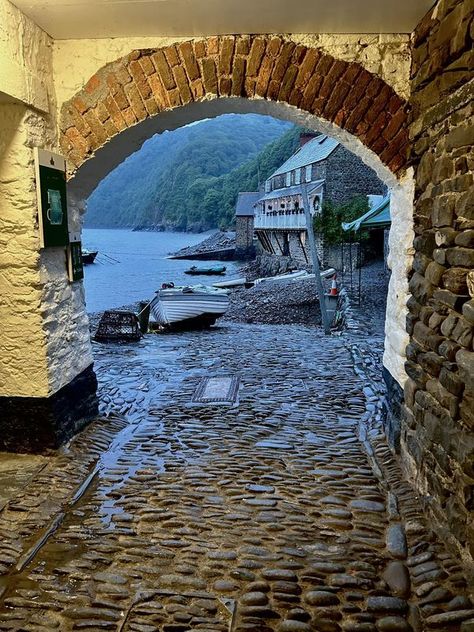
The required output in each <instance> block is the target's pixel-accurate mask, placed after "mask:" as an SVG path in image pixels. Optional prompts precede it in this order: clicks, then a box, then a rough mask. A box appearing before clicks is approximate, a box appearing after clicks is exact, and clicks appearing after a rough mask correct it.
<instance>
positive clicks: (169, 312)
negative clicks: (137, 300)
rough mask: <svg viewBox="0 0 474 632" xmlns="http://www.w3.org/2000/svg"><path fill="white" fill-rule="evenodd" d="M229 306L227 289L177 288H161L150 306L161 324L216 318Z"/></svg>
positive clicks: (155, 318) (156, 319)
mask: <svg viewBox="0 0 474 632" xmlns="http://www.w3.org/2000/svg"><path fill="white" fill-rule="evenodd" d="M228 307H229V297H228V296H227V293H226V292H225V291H222V290H221V291H218V290H215V291H214V292H212V293H210V292H182V291H180V290H176V289H165V290H159V291H158V292H157V295H156V297H155V298H154V299H153V300H152V302H151V305H150V308H151V312H152V314H153V317H154V320H155V321H156V322H157V323H159V324H160V325H176V324H177V323H183V322H185V321H189V320H190V319H199V318H201V319H203V320H207V321H211V320H214V321H215V320H216V319H217V318H219V316H222V314H224V313H225V312H226V310H227V308H228Z"/></svg>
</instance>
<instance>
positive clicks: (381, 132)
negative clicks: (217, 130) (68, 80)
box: [60, 36, 408, 175]
mask: <svg viewBox="0 0 474 632" xmlns="http://www.w3.org/2000/svg"><path fill="white" fill-rule="evenodd" d="M217 97H226V98H229V97H245V98H247V99H255V100H261V99H266V100H269V101H278V102H283V103H286V104H289V105H291V106H294V107H296V108H298V110H300V111H303V112H306V113H308V114H311V115H314V116H317V117H318V118H320V119H323V120H325V121H328V122H330V123H333V124H334V125H336V126H337V127H339V128H341V129H343V130H345V131H346V132H348V133H349V134H351V135H353V136H355V137H357V138H358V139H359V140H360V141H361V143H362V144H363V145H364V146H366V147H367V148H368V149H370V150H371V151H373V152H374V153H375V154H376V155H377V156H378V157H379V158H380V161H381V162H382V163H383V164H384V165H386V166H387V167H388V168H389V169H390V170H391V171H392V172H393V173H398V172H400V170H402V168H403V167H404V166H405V165H406V156H407V147H408V133H407V103H406V102H405V101H404V100H403V99H402V98H400V97H399V96H398V95H397V94H396V93H395V91H394V90H393V88H391V87H390V86H389V85H388V84H387V83H386V82H385V81H383V80H382V79H380V78H379V77H377V76H376V75H374V74H372V73H370V72H369V71H367V70H366V69H365V68H363V67H362V66H361V65H360V64H358V63H355V62H352V63H351V62H347V61H342V60H340V59H335V58H334V57H332V56H331V55H329V54H327V53H325V52H323V51H322V50H320V49H318V48H311V47H307V46H304V45H302V44H295V43H294V42H291V41H286V40H285V39H284V38H283V37H281V36H226V37H210V38H206V39H201V40H190V41H185V42H181V43H179V44H175V45H170V46H166V47H162V48H156V49H145V50H135V51H132V52H131V53H130V54H129V55H126V56H125V57H122V58H121V59H119V60H117V61H115V62H113V63H111V64H108V65H106V66H105V67H104V68H102V69H100V70H99V71H98V72H97V73H96V74H95V75H94V76H93V77H91V78H90V79H89V81H88V82H87V84H86V85H85V86H84V88H83V89H82V90H81V91H80V92H79V93H78V94H76V95H75V96H74V97H73V98H72V99H71V100H70V101H68V102H66V103H65V104H64V105H63V107H62V110H61V116H60V144H61V148H62V151H63V152H64V154H65V155H66V156H67V159H68V164H69V169H70V173H71V175H72V174H73V173H74V172H75V171H76V169H77V168H78V167H80V166H81V165H82V164H83V163H84V162H85V161H87V160H88V159H89V158H91V157H92V156H93V155H94V152H95V151H97V150H98V149H99V148H101V147H102V146H104V145H105V144H106V143H107V142H108V141H110V140H111V139H112V138H113V137H114V136H116V135H117V134H119V133H121V132H123V131H124V130H126V129H129V128H131V127H133V126H134V125H136V124H137V123H139V122H140V121H144V120H146V119H150V118H152V117H153V116H155V115H156V114H158V113H160V112H163V111H166V110H173V109H175V108H178V107H181V106H183V105H188V104H190V103H193V102H200V101H206V100H210V99H214V98H217Z"/></svg>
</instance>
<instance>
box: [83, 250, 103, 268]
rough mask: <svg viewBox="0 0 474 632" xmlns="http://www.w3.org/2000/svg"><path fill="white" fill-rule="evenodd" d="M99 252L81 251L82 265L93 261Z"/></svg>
mask: <svg viewBox="0 0 474 632" xmlns="http://www.w3.org/2000/svg"><path fill="white" fill-rule="evenodd" d="M98 254H99V253H98V252H97V251H95V252H83V253H82V263H83V264H84V265H88V264H89V263H94V261H95V258H96V257H97V255H98Z"/></svg>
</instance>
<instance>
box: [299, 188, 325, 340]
mask: <svg viewBox="0 0 474 632" xmlns="http://www.w3.org/2000/svg"><path fill="white" fill-rule="evenodd" d="M301 192H302V194H303V204H304V214H305V217H306V232H307V233H308V240H309V249H310V251H311V259H312V262H313V272H314V276H315V278H316V287H317V288H318V298H319V305H320V307H321V316H322V319H323V326H324V333H325V334H326V335H329V334H330V333H331V324H330V322H329V317H328V313H327V310H326V299H325V297H324V288H323V282H322V279H321V270H320V268H319V259H318V253H317V251H316V242H315V240H314V231H313V218H312V216H311V211H310V209H309V196H308V189H307V187H306V184H304V183H303V184H302V185H301Z"/></svg>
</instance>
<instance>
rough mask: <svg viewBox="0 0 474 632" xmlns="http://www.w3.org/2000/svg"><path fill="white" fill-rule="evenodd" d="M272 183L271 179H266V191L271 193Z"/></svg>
mask: <svg viewBox="0 0 474 632" xmlns="http://www.w3.org/2000/svg"><path fill="white" fill-rule="evenodd" d="M270 187H271V183H270V180H265V193H270V191H271V188H270Z"/></svg>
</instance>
